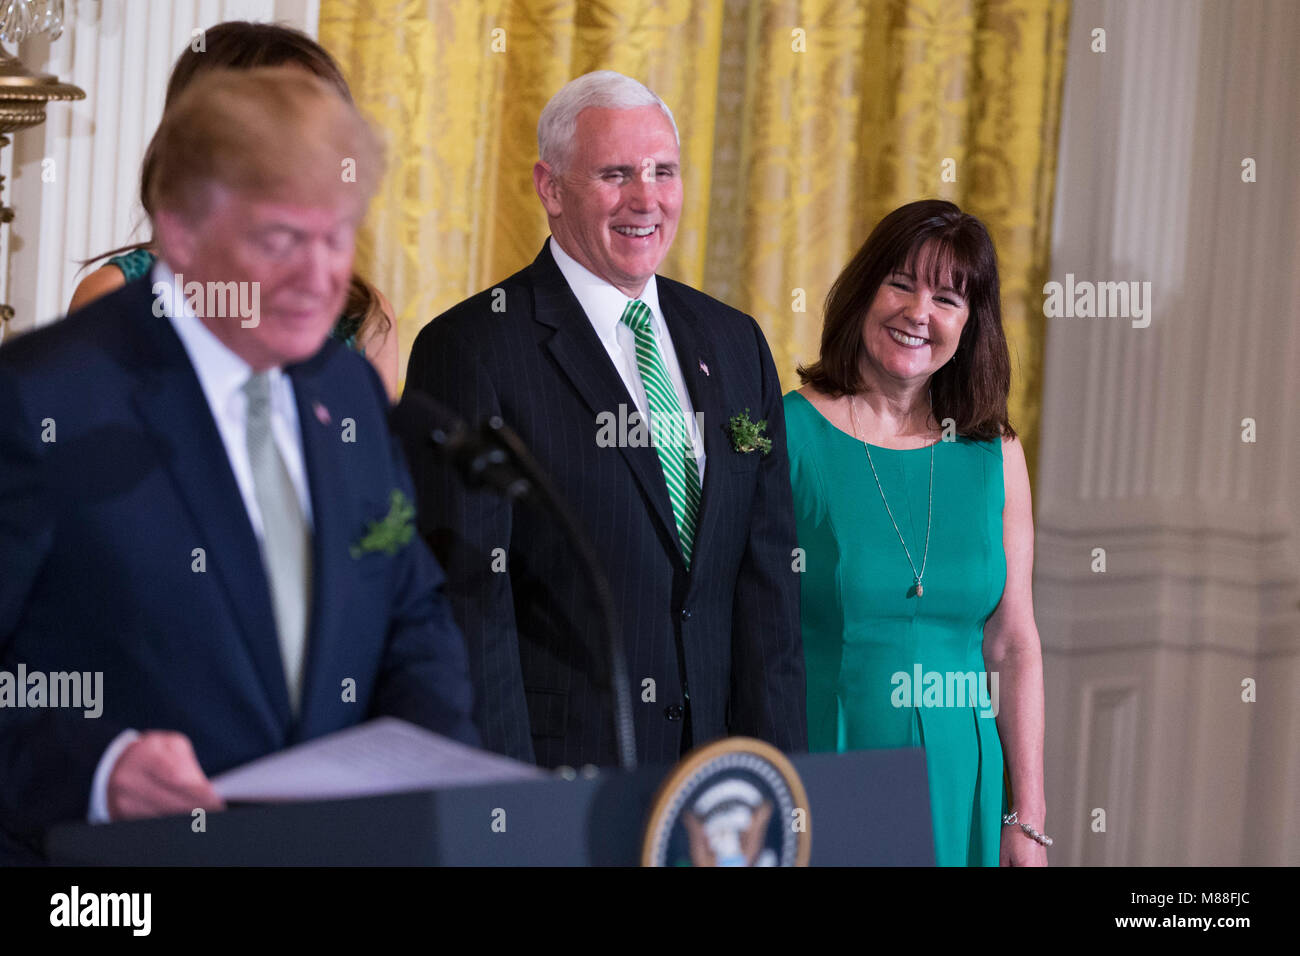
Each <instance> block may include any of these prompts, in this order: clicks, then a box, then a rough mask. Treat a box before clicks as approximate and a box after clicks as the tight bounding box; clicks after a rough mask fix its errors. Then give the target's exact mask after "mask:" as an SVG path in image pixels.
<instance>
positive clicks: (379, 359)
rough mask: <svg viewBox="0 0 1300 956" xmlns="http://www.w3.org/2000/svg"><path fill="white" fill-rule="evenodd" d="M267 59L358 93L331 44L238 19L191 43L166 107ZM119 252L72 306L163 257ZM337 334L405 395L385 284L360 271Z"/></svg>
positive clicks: (145, 251) (144, 189)
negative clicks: (211, 80)
mask: <svg viewBox="0 0 1300 956" xmlns="http://www.w3.org/2000/svg"><path fill="white" fill-rule="evenodd" d="M259 66H296V67H299V68H300V69H303V70H306V71H308V72H309V73H312V74H314V75H316V76H318V77H320V78H321V79H323V80H325V81H326V82H328V83H329V84H331V85H332V86H333V87H334V88H335V89H337V90H338V92H339V95H340V96H342V97H343V98H344V99H345V100H348V101H349V102H350V101H351V99H352V93H351V91H350V90H349V89H348V84H347V81H346V80H345V79H344V78H343V71H342V70H340V69H339V66H338V64H337V63H336V62H335V61H334V58H333V57H332V56H330V55H329V53H328V52H327V51H326V50H325V48H324V47H322V46H321V45H320V44H319V43H317V42H316V41H315V40H313V39H312V38H311V37H309V36H307V34H305V33H302V32H301V31H299V30H294V29H291V28H290V27H282V26H279V25H277V24H273V23H248V22H246V21H243V20H231V21H229V22H226V23H218V24H217V25H216V26H213V27H209V28H208V29H207V30H206V31H204V34H203V49H202V50H195V49H194V48H193V46H190V47H187V48H186V49H185V50H184V52H182V53H181V55H180V57H179V58H178V59H177V60H176V65H175V66H174V67H172V73H171V78H170V79H169V80H168V82H167V95H166V98H165V99H164V108H166V106H167V105H170V104H171V103H172V102H173V101H174V100H175V99H176V97H177V96H179V95H180V93H181V92H182V91H183V90H184V89H185V88H186V87H188V86H189V84H190V82H191V81H192V80H193V79H194V78H195V77H196V76H199V75H201V74H202V73H204V72H206V71H208V70H217V69H227V70H249V69H253V68H254V67H259ZM153 167H154V163H153V159H152V157H151V156H150V154H149V153H148V152H146V153H145V158H144V163H143V164H142V166H141V169H140V195H141V196H142V197H143V196H146V195H148V192H149V178H150V176H152V175H153ZM145 211H146V212H148V211H149V210H148V209H146V210H145ZM116 251H118V252H119V253H120V254H119V255H114V256H112V257H111V258H110V259H109V260H108V261H107V262H106V263H105V264H104V265H103V266H101V267H100V268H98V269H96V270H95V271H94V272H92V273H90V275H88V276H86V278H84V279H82V280H81V282H80V283H79V284H78V285H77V288H76V291H75V292H73V294H72V302H71V303H70V304H69V306H68V311H69V312H73V311H76V310H77V309H79V308H81V307H82V306H84V305H88V304H89V303H91V302H93V301H94V300H95V299H98V298H99V297H100V296H103V295H107V294H108V293H110V292H113V291H114V290H116V289H120V288H121V287H122V286H123V285H125V284H126V283H127V282H131V281H133V280H135V279H138V278H140V277H142V276H144V275H146V274H148V272H149V271H150V270H151V269H152V268H153V266H154V263H155V262H157V261H158V257H157V255H156V254H155V252H154V249H153V246H152V244H151V243H141V244H139V245H136V246H129V247H127V248H125V249H123V250H116ZM104 255H106V256H107V255H109V253H104ZM92 261H94V260H92ZM330 335H331V336H332V337H333V338H335V339H338V340H339V341H340V342H342V343H343V344H344V345H346V346H347V347H348V348H350V349H352V350H353V351H356V352H360V353H361V354H362V355H364V356H365V357H366V358H368V359H369V360H370V364H372V365H373V366H374V367H375V371H377V372H378V373H379V377H380V379H381V380H382V381H383V383H384V388H385V389H386V390H387V392H388V397H389V398H390V399H395V398H396V397H397V358H398V356H397V325H396V322H395V320H394V317H393V307H392V306H391V305H389V303H388V300H387V299H385V298H384V296H383V294H382V293H381V292H380V291H379V290H378V289H376V288H375V287H374V286H373V285H371V284H370V283H369V282H367V281H366V280H365V279H364V278H362V277H361V276H360V275H358V274H356V273H353V275H352V282H351V284H350V286H349V287H348V297H347V301H346V302H345V304H344V307H343V314H342V315H341V316H340V317H339V320H338V322H337V323H335V325H334V328H333V329H332V330H331V331H330Z"/></svg>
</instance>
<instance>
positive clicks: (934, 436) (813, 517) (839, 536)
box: [785, 200, 1048, 866]
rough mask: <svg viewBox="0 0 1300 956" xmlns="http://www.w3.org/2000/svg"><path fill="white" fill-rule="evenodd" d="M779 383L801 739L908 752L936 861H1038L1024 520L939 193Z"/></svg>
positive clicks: (990, 261)
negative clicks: (796, 573)
mask: <svg viewBox="0 0 1300 956" xmlns="http://www.w3.org/2000/svg"><path fill="white" fill-rule="evenodd" d="M799 375H800V378H801V380H802V381H803V383H804V385H803V387H802V388H801V389H799V390H798V391H795V392H791V393H789V394H788V395H786V397H785V414H786V427H787V444H788V446H789V452H790V470H791V478H792V483H793V488H794V502H795V518H796V522H797V525H798V534H799V544H800V546H801V547H802V548H803V549H804V551H805V553H806V557H807V570H806V571H805V573H804V574H803V577H802V624H803V641H804V654H805V659H806V663H807V680H808V742H809V749H810V750H813V751H818V750H858V749H867V748H888V747H911V746H923V747H925V750H926V764H927V768H928V771H929V779H930V803H931V807H930V809H931V819H932V822H933V826H934V838H935V854H936V860H937V862H938V863H939V864H940V865H957V866H962V865H985V866H995V865H997V864H998V863H999V862H1001V863H1002V864H1004V865H1013V866H1033V865H1045V864H1046V862H1047V858H1046V850H1045V845H1044V844H1045V843H1046V842H1047V841H1048V838H1046V837H1043V836H1042V835H1041V834H1040V833H1039V831H1040V830H1041V829H1042V827H1043V820H1044V816H1045V814H1046V808H1045V801H1044V797H1043V757H1042V748H1043V744H1042V741H1043V679H1042V660H1041V655H1040V650H1039V641H1038V631H1037V627H1036V626H1035V624H1034V617H1033V601H1032V594H1031V574H1032V567H1033V517H1032V510H1031V505H1030V496H1029V476H1028V472H1027V469H1026V467H1025V457H1024V451H1023V449H1022V448H1021V445H1020V443H1019V441H1018V440H1017V439H1016V438H1015V432H1014V431H1013V430H1012V428H1011V425H1010V423H1009V422H1008V420H1007V393H1008V390H1009V387H1010V363H1009V360H1008V356H1007V344H1006V339H1005V337H1004V335H1003V332H1002V320H1001V308H1000V303H999V292H998V276H997V261H996V255H995V253H994V250H993V243H992V241H991V240H990V239H989V236H988V233H987V231H986V230H985V228H984V226H983V225H982V224H981V223H980V222H979V220H977V219H975V218H974V217H973V216H969V215H966V214H964V213H962V212H961V210H959V209H958V208H957V207H956V206H954V205H953V204H952V203H949V202H943V201H940V200H924V201H921V202H915V203H911V204H909V205H906V206H903V207H901V208H899V209H896V210H895V211H894V212H892V213H890V214H889V215H888V216H886V217H885V218H884V219H883V220H882V221H881V222H880V224H879V225H878V226H877V227H876V228H875V230H874V231H873V232H872V233H871V236H870V237H869V238H868V239H867V241H866V243H865V244H864V245H863V247H862V248H861V249H860V250H859V251H858V253H857V255H855V256H854V258H853V260H852V261H851V262H850V263H849V264H848V265H847V266H846V267H845V269H844V271H843V272H842V273H841V274H840V276H839V278H838V279H837V280H836V282H835V285H834V286H833V287H832V289H831V292H830V294H829V296H828V297H827V300H826V319H825V326H824V329H823V333H822V342H821V351H820V355H819V357H818V360H817V361H816V362H815V363H813V364H812V365H811V366H809V367H806V368H800V369H799ZM945 426H947V427H946V428H945ZM986 673H987V674H988V678H987V683H986V680H985V674H986ZM918 678H919V683H918ZM936 682H941V683H938V684H937V686H936ZM972 685H973V686H975V687H977V688H979V692H978V694H974V693H968V690H969V689H970V688H971V687H972ZM986 695H987V696H986ZM995 715H996V716H995ZM1004 753H1005V764H1006V769H1007V771H1008V772H1009V778H1010V788H1011V792H1010V793H1009V794H1008V793H1004V788H1003V765H1004ZM1013 809H1014V811H1015V814H1016V816H1015V817H1014V818H1012V817H1010V814H1011V811H1012V810H1013ZM1004 814H1006V815H1007V816H1006V817H1004ZM1008 820H1010V821H1011V822H1007V821H1008ZM1021 824H1024V826H1021Z"/></svg>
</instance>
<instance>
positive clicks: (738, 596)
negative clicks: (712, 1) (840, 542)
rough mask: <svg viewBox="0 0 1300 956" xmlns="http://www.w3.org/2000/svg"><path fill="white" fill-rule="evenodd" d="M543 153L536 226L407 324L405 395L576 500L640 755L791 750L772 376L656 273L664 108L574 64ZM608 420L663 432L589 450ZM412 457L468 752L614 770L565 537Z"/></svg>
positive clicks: (648, 758)
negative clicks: (476, 289)
mask: <svg viewBox="0 0 1300 956" xmlns="http://www.w3.org/2000/svg"><path fill="white" fill-rule="evenodd" d="M538 152H539V159H538V161H537V162H536V164H535V165H534V167H533V182H534V185H535V186H536V189H537V195H538V197H539V199H540V200H541V203H542V207H543V209H544V210H545V213H546V217H547V222H548V224H549V227H550V232H551V236H550V238H549V239H548V240H547V241H546V243H545V244H544V245H543V247H542V249H541V252H540V253H539V254H538V256H537V258H536V260H535V261H534V262H533V263H532V264H531V265H530V266H528V267H527V268H525V269H523V270H522V271H520V272H518V273H516V274H515V275H513V276H511V277H510V278H509V279H507V280H505V281H504V282H502V283H499V284H498V285H496V286H494V287H493V288H491V289H488V290H485V291H483V292H481V293H479V294H478V295H476V296H474V297H472V298H470V299H467V300H466V301H464V302H462V303H460V304H459V305H457V306H455V307H454V308H452V309H451V310H449V311H448V312H446V313H445V314H443V315H441V316H439V317H438V318H436V319H435V320H434V321H432V322H431V323H430V324H429V325H428V326H426V327H425V328H424V330H423V331H422V332H421V333H420V335H419V337H418V338H417V339H416V342H415V344H414V346H413V348H412V351H411V359H410V367H409V372H408V377H407V386H408V387H409V388H413V389H419V390H422V391H425V392H427V393H429V394H431V395H432V396H434V397H435V398H437V399H439V400H440V401H442V402H444V403H446V404H448V405H450V406H452V407H453V408H456V409H457V410H459V411H460V412H461V413H462V414H463V415H465V417H467V418H470V419H474V420H477V419H480V418H482V417H484V416H489V415H500V416H501V417H502V418H504V419H505V421H507V422H508V423H509V424H510V425H511V426H512V427H514V428H515V429H516V430H517V431H518V432H519V434H520V435H521V436H522V437H523V439H524V440H525V441H526V442H527V443H528V444H529V445H530V447H531V448H532V450H533V452H534V454H535V455H536V456H537V457H538V459H539V460H540V461H541V463H542V464H543V465H544V466H545V467H546V469H547V470H548V471H549V473H550V475H551V477H552V478H553V479H554V481H555V482H556V484H557V486H558V487H559V489H560V490H561V492H562V493H563V494H565V496H566V497H567V498H568V501H569V503H570V504H571V506H572V507H573V508H574V510H575V511H576V512H577V514H578V517H579V518H580V520H581V521H582V523H583V524H584V525H585V528H586V531H587V532H588V534H589V535H590V537H591V539H592V541H593V543H594V546H595V548H596V551H597V553H598V554H599V556H600V557H601V558H602V562H603V565H604V570H605V572H606V574H607V575H608V577H609V581H610V585H611V588H612V590H613V594H614V599H615V602H616V605H617V608H618V613H619V624H620V626H621V629H622V633H623V642H624V645H625V647H626V649H627V656H628V679H629V683H630V686H629V690H630V691H631V692H632V694H633V700H634V701H636V703H635V704H634V721H635V728H636V742H637V753H638V757H639V759H640V760H641V761H643V762H650V763H671V762H673V761H675V760H676V759H677V758H678V757H679V756H680V754H681V753H683V752H684V751H685V750H686V749H688V748H690V747H691V746H692V745H693V744H698V743H702V742H705V741H707V740H710V739H713V738H717V737H722V736H726V735H729V734H746V735H750V736H756V737H761V738H764V739H766V740H769V741H771V742H773V743H775V744H776V745H777V746H779V747H781V748H783V749H786V750H802V749H804V748H805V747H806V716H805V712H804V673H803V661H802V649H801V645H800V641H799V623H798V621H799V608H798V600H799V588H798V579H797V577H796V576H795V574H794V572H793V571H792V570H791V560H792V558H791V555H792V552H793V550H794V548H795V537H794V521H793V515H792V512H791V498H790V480H789V474H788V470H787V463H786V461H787V459H786V453H785V438H784V432H785V425H784V416H783V412H782V407H781V395H780V385H779V382H778V380H777V375H776V369H775V367H774V365H773V362H772V357H771V354H770V352H769V350H768V348H767V344H766V342H765V341H764V339H763V335H762V333H761V332H760V331H759V328H758V326H757V324H756V323H755V322H754V320H753V319H751V318H750V317H749V316H746V315H744V314H742V313H740V312H737V311H736V310H734V309H731V308H729V307H728V306H726V305H723V304H722V303H720V302H718V301H716V300H714V299H711V298H709V297H708V296H706V295H704V294H703V293H701V292H698V291H696V290H695V289H692V288H690V287H688V286H685V285H683V284H681V283H679V282H675V281H673V280H671V279H667V278H664V277H662V276H659V275H656V271H657V270H658V268H659V267H660V265H661V263H662V262H663V260H664V256H665V255H666V254H667V252H668V249H669V248H670V247H671V245H672V242H673V237H674V236H675V234H676V231H677V223H678V219H679V217H680V214H681V207H682V199H683V186H682V170H681V157H680V150H679V139H678V133H677V127H676V124H675V122H674V121H673V118H672V113H671V111H670V110H669V109H668V107H667V106H666V105H665V104H664V103H663V101H662V100H661V99H660V98H659V97H658V96H656V95H655V94H654V93H653V92H651V91H650V90H649V89H647V88H646V87H645V86H643V85H642V84H640V83H638V82H637V81H636V80H633V79H631V78H629V77H626V76H622V75H620V74H618V73H613V72H609V71H600V72H596V73H588V74H586V75H585V76H581V77H578V78H577V79H575V80H573V81H572V82H570V83H569V84H567V85H566V86H565V87H564V88H563V89H561V90H560V91H559V92H558V93H556V94H555V96H554V97H553V98H552V99H551V101H550V102H549V103H548V104H547V105H546V108H545V109H544V110H543V111H542V115H541V118H540V121H539V124H538ZM620 410H623V411H630V412H633V413H635V414H636V415H637V416H638V418H639V420H640V421H642V422H646V423H648V424H649V430H650V432H652V433H653V435H654V436H656V437H657V438H659V439H663V438H664V436H677V437H676V438H675V439H671V440H654V441H649V442H646V441H635V440H631V439H629V440H624V441H619V442H615V443H611V442H608V441H604V440H599V439H598V434H599V433H600V429H601V427H602V426H601V423H602V422H606V423H607V422H608V421H610V420H611V419H612V418H619V419H620V420H621V416H620V415H619V412H620ZM632 434H633V435H635V434H636V431H635V430H634V431H633V433H632ZM412 457H413V459H414V460H413V462H412V465H413V468H414V470H415V473H416V483H417V492H418V494H419V495H420V498H421V509H420V511H421V530H422V531H423V533H424V534H426V535H427V536H428V538H429V540H430V543H431V544H432V545H433V547H434V549H435V551H436V552H437V554H438V556H439V557H440V558H441V559H442V561H443V563H444V566H445V567H446V570H447V572H448V575H449V581H450V587H449V591H450V593H451V594H452V597H453V608H454V611H455V613H456V616H457V619H458V621H459V622H460V624H461V626H462V628H463V629H464V631H465V635H466V638H467V641H468V645H469V651H470V667H471V676H472V677H473V679H474V682H475V685H476V688H477V691H478V693H477V706H476V711H475V723H476V724H477V725H478V727H479V729H480V730H481V732H482V733H483V735H484V738H485V742H486V744H487V745H488V746H489V747H491V748H493V749H495V750H499V751H501V752H502V753H506V754H510V755H512V756H515V757H518V758H521V759H526V760H535V761H536V762H537V763H539V764H542V765H545V766H557V765H562V764H568V765H572V766H578V765H581V764H588V763H590V764H612V763H614V762H615V743H614V732H613V720H612V716H611V714H612V695H611V689H610V687H609V681H608V677H607V676H606V671H607V668H606V665H605V661H604V641H603V635H602V634H601V631H600V622H599V616H598V615H597V614H596V613H595V612H594V607H595V605H594V604H593V602H592V601H591V598H590V587H589V582H588V581H586V580H585V579H583V577H582V573H581V571H580V570H579V569H578V568H577V567H576V566H575V564H574V562H573V560H572V557H571V555H570V554H569V552H568V550H567V548H566V546H565V543H564V541H563V539H562V537H561V535H560V530H559V529H558V528H556V527H555V526H553V525H552V524H551V523H549V522H548V521H547V520H546V519H545V518H544V517H541V516H538V515H535V514H532V513H530V512H527V511H524V510H522V509H515V508H513V507H511V506H510V505H508V504H505V503H502V502H499V501H496V500H493V499H492V498H490V497H488V496H486V495H483V494H479V493H475V492H472V491H468V490H466V489H465V488H464V487H462V486H461V484H460V482H459V481H458V480H457V479H456V478H455V477H454V476H453V475H452V474H451V472H450V471H448V470H447V469H446V468H444V467H443V466H442V465H441V464H440V463H438V462H437V461H435V460H433V459H432V457H431V455H430V454H429V453H428V451H427V449H413V452H412ZM503 558H504V560H503Z"/></svg>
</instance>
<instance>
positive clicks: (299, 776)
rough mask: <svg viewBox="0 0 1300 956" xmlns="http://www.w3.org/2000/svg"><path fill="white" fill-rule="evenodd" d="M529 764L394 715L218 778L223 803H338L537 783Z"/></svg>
mask: <svg viewBox="0 0 1300 956" xmlns="http://www.w3.org/2000/svg"><path fill="white" fill-rule="evenodd" d="M545 776H546V774H545V773H544V772H543V771H542V770H539V769H538V768H537V767H534V766H532V765H531V764H526V763H520V762H519V761H517V760H512V759H510V758H509V757H503V756H501V755H500V754H494V753H489V752H488V751H486V750H475V749H474V748H473V747H467V746H465V745H464V744H461V743H457V742H456V741H454V740H450V739H448V738H447V737H442V736H440V735H438V734H435V733H433V732H431V731H428V730H425V729H424V728H423V727H417V726H415V725H414V724H409V723H407V722H406V721H404V720H398V719H396V718H394V717H381V718H379V719H378V720H372V721H370V722H369V723H365V724H360V725H359V726H356V727H349V728H348V729H347V730H340V731H338V732H337V733H333V734H329V735H328V736H325V737H318V738H317V739H315V740H310V741H308V742H307V743H303V744H298V745H297V746H295V747H290V748H289V749H288V750H282V751H280V752H279V753H274V754H270V755H268V756H266V757H261V758H259V759H257V760H254V761H253V762H252V763H247V764H244V766H242V767H237V768H235V769H234V770H229V771H227V772H226V773H223V774H221V775H220V776H218V777H215V778H213V780H212V784H213V786H214V787H215V788H216V790H217V793H219V794H220V795H221V797H222V799H224V800H235V801H243V802H278V801H291V800H338V799H344V798H347V797H366V796H374V795H376V794H381V793H401V792H403V791H408V790H433V789H441V788H443V787H463V786H469V785H473V784H482V783H502V782H506V781H515V780H537V779H541V778H543V777H545Z"/></svg>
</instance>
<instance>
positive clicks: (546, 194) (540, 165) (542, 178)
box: [533, 159, 564, 219]
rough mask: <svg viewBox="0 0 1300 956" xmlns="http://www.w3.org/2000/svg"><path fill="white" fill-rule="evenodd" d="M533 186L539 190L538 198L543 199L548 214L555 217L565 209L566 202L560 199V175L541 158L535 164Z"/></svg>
mask: <svg viewBox="0 0 1300 956" xmlns="http://www.w3.org/2000/svg"><path fill="white" fill-rule="evenodd" d="M533 188H534V189H536V190H537V198H538V199H540V200H541V201H542V206H543V207H544V208H545V209H546V215H548V216H550V217H551V218H552V219H554V218H556V217H557V216H559V215H560V213H561V212H563V211H564V203H563V202H561V201H560V193H561V183H560V177H559V176H557V175H556V174H555V172H554V170H552V169H551V167H550V166H548V165H547V164H546V163H544V162H542V161H541V160H540V159H539V160H538V161H537V162H536V163H534V164H533Z"/></svg>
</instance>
